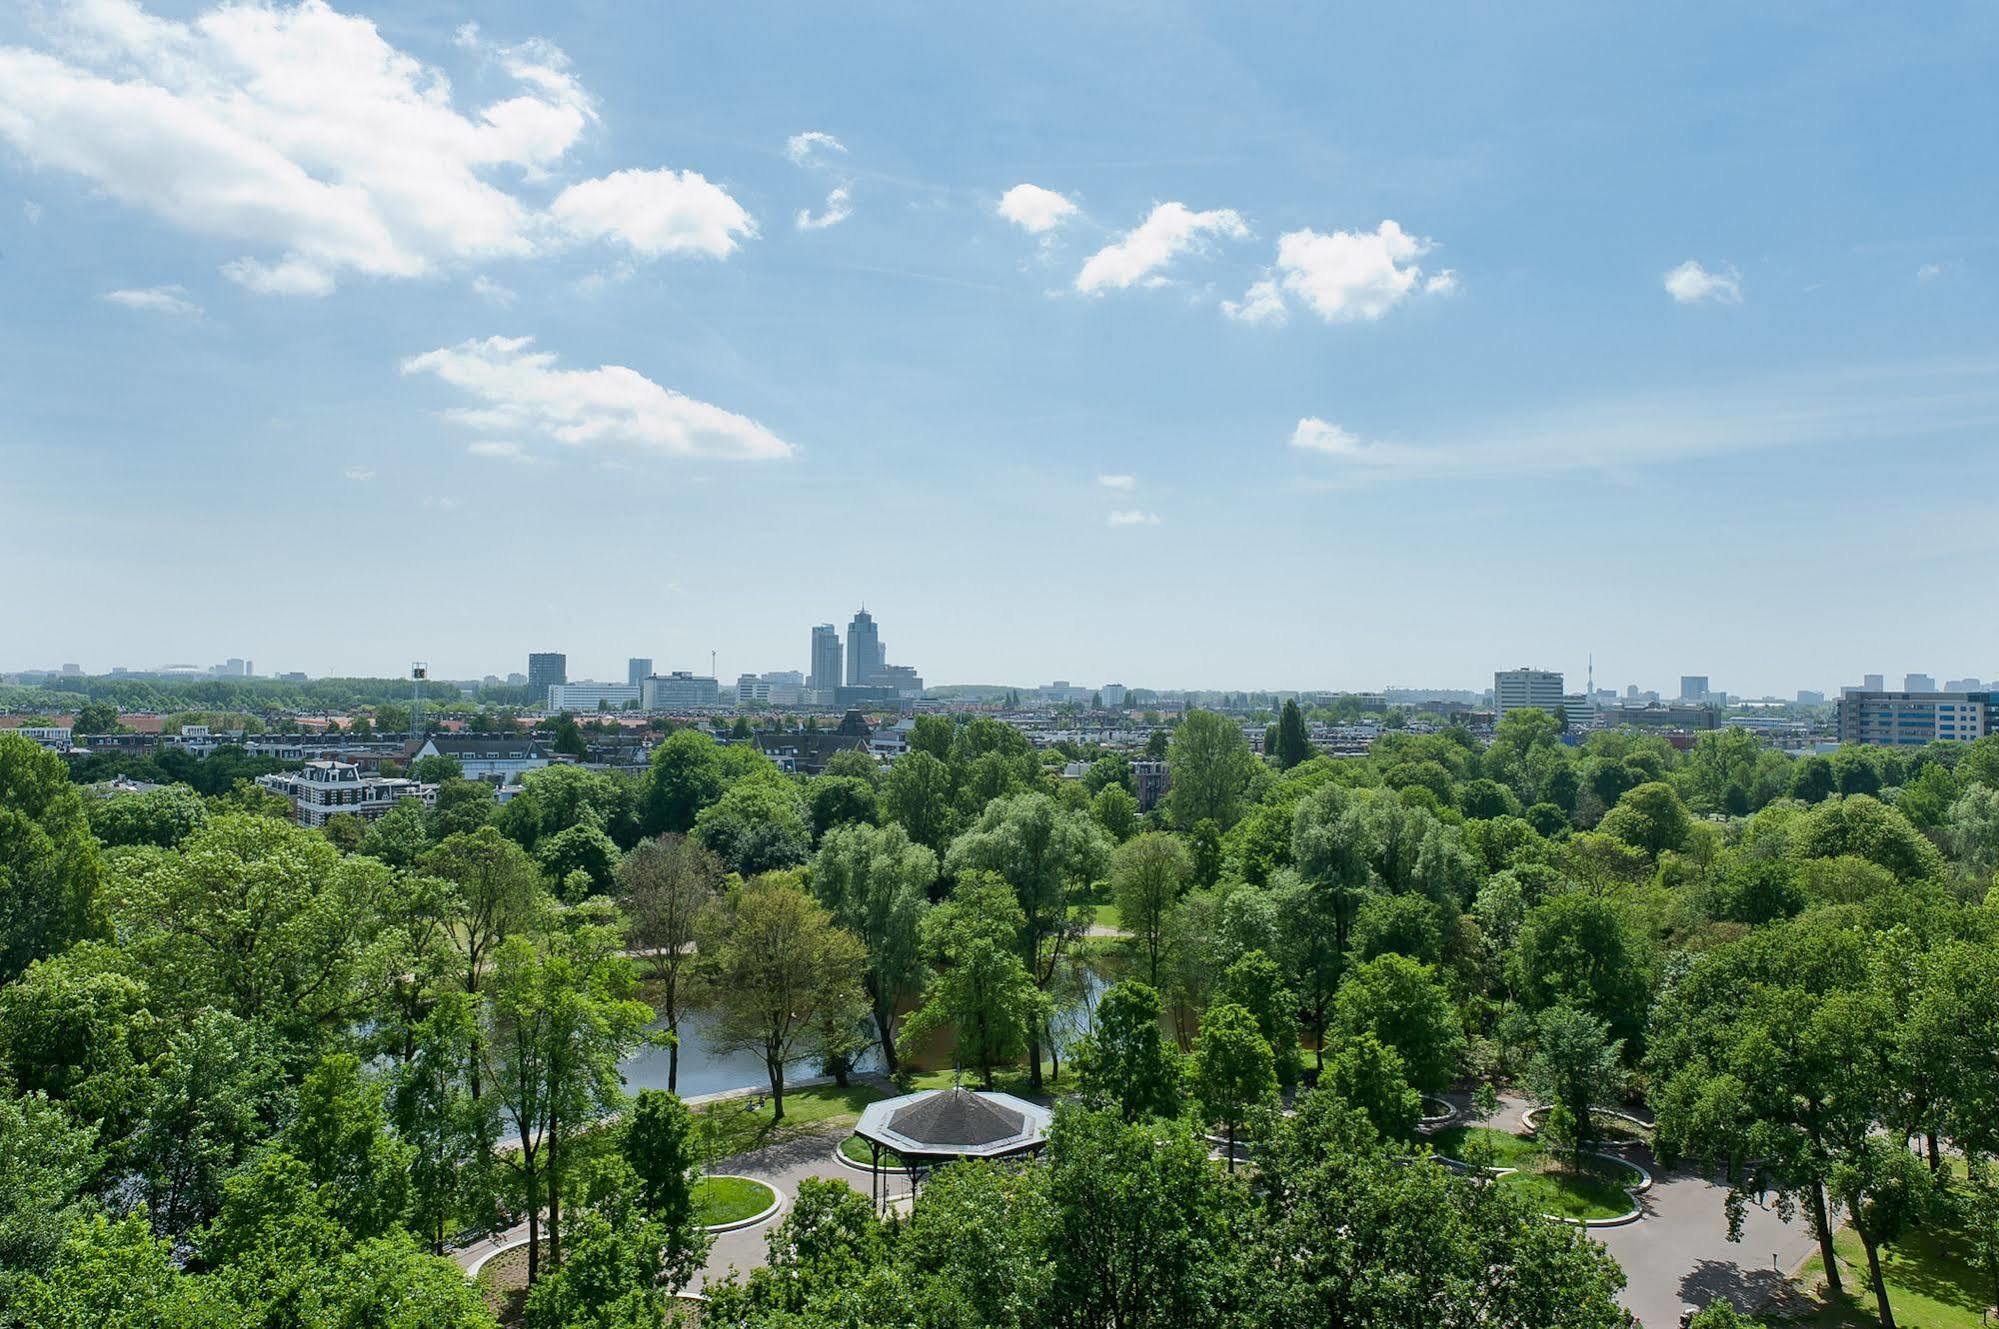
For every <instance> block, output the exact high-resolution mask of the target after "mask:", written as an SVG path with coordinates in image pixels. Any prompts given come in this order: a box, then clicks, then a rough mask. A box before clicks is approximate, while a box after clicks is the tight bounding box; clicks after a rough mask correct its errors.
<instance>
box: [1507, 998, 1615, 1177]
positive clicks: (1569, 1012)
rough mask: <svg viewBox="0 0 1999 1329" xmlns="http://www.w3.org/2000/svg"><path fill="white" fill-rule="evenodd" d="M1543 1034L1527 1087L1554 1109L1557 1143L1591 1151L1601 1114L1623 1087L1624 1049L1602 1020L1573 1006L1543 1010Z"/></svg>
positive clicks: (1550, 1126) (1551, 1129)
mask: <svg viewBox="0 0 1999 1329" xmlns="http://www.w3.org/2000/svg"><path fill="white" fill-rule="evenodd" d="M1538 1032H1539V1034H1540V1048H1539V1050H1538V1051H1536V1052H1535V1054H1534V1060H1533V1061H1532V1062H1530V1063H1528V1067H1527V1082H1528V1084H1530V1085H1531V1086H1532V1087H1533V1090H1534V1094H1535V1096H1536V1097H1537V1098H1539V1099H1540V1100H1541V1101H1542V1102H1543V1103H1546V1104H1548V1105H1549V1107H1550V1111H1549V1113H1548V1121H1547V1128H1546V1129H1547V1131H1548V1133H1549V1134H1551V1135H1553V1136H1554V1137H1556V1141H1557V1143H1558V1144H1563V1145H1566V1146H1567V1147H1568V1148H1569V1149H1571V1150H1582V1149H1588V1148H1589V1147H1590V1146H1591V1145H1593V1144H1595V1143H1596V1139H1597V1136H1596V1119H1595V1112H1596V1109H1597V1108H1599V1107H1602V1106H1605V1105H1607V1104H1609V1103H1611V1102H1613V1101H1614V1100H1615V1098H1616V1095H1617V1093H1618V1091H1619V1090H1620V1089H1621V1088H1622V1087H1623V1084H1624V1068H1623V1060H1624V1045H1623V1043H1621V1042H1619V1041H1618V1040H1616V1039H1613V1038H1612V1037H1611V1036H1610V1027H1609V1026H1608V1025H1606V1024H1605V1023H1604V1022H1603V1021H1602V1020H1599V1019H1597V1018H1596V1017H1595V1016H1593V1015H1590V1014H1588V1013H1586V1012H1584V1011H1580V1010H1577V1009H1576V1008H1575V1007H1574V1006H1569V1005H1557V1006H1550V1007H1549V1008H1548V1009H1546V1010H1544V1011H1542V1012H1541V1019H1540V1022H1539V1026H1538ZM1556 1111H1559V1112H1560V1113H1561V1122H1562V1123H1563V1126H1561V1127H1558V1126H1557V1120H1556ZM1564 1134H1566V1135H1567V1138H1566V1139H1564V1138H1561V1137H1562V1136H1563V1135H1564Z"/></svg>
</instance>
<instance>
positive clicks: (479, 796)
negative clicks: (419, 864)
mask: <svg viewBox="0 0 1999 1329" xmlns="http://www.w3.org/2000/svg"><path fill="white" fill-rule="evenodd" d="M496 806H497V804H495V803H494V801H493V786H492V785H490V784H487V783H486V782H485V781H484V780H446V781H445V782H444V783H443V784H440V785H439V786H438V787H437V802H436V804H435V805H434V806H432V808H431V809H430V827H429V830H430V839H431V842H432V843H433V844H435V843H438V842H441V841H443V840H445V839H448V838H449V837H451V836H453V835H457V834H460V833H463V832H471V831H476V830H478V829H479V828H480V827H481V826H484V825H485V824H486V823H487V822H488V821H490V820H492V817H493V810H494V808H495V807H496Z"/></svg>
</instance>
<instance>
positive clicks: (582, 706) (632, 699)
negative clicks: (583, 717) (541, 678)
mask: <svg viewBox="0 0 1999 1329" xmlns="http://www.w3.org/2000/svg"><path fill="white" fill-rule="evenodd" d="M638 704H639V685H638V684H636V683H551V684H549V687H548V709H549V710H551V711H622V710H624V709H625V707H626V706H627V705H630V706H637V705H638Z"/></svg>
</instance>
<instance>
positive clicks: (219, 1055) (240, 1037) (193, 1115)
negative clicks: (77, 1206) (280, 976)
mask: <svg viewBox="0 0 1999 1329" xmlns="http://www.w3.org/2000/svg"><path fill="white" fill-rule="evenodd" d="M152 1069H153V1078H152V1082H151V1084H150V1085H149V1087H148V1090H147V1096H146V1103H145V1108H144V1111H143V1113H142V1117H141V1121H142V1124H141V1126H140V1128H139V1130H138V1132H137V1133H136V1134H135V1135H134V1136H133V1138H132V1141H131V1144H130V1146H129V1149H128V1156H129V1158H130V1159H131V1160H132V1162H134V1163H135V1164H136V1165H137V1167H138V1170H139V1173H140V1176H141V1177H142V1178H143V1179H144V1183H145V1194H146V1205H147V1208H148V1210H149V1211H150V1212H151V1215H152V1220H153V1224H154V1226H155V1227H156V1228H157V1229H158V1230H159V1231H160V1232H162V1233H164V1234H169V1235H175V1236H178V1235H181V1234H184V1233H186V1232H188V1231H190V1230H191V1229H193V1228H196V1227H199V1226H201V1225H202V1224H204V1223H206V1222H208V1221H209V1220H210V1219H211V1218H213V1217H214V1216H215V1215H216V1213H217V1212H218V1211H219V1210H220V1209H221V1207H222V1191H223V1183H224V1182H225V1180H226V1179H227V1178H228V1176H229V1174H230V1173H232V1172H233V1171H235V1170H236V1168H237V1167H239V1166H240V1165H241V1164H242V1163H243V1161H244V1160H245V1159H246V1158H247V1157H248V1156H249V1153H250V1149H251V1147H252V1146H253V1145H254V1144H255V1143H256V1141H257V1140H258V1139H260V1138H261V1137H262V1136H263V1135H264V1133H265V1132H266V1130H268V1128H269V1123H270V1121H271V1120H272V1119H273V1117H275V1115H276V1109H277V1100H278V1094H279V1090H280V1086H281V1083H282V1076H281V1072H280V1068H279V1066H278V1063H277V1060H276V1059H275V1058H274V1057H273V1056H272V1054H271V1051H270V1049H269V1047H268V1039H267V1037H266V1036H265V1035H264V1034H263V1033H262V1031H260V1030H259V1029H258V1028H257V1027H256V1026H254V1025H252V1024H249V1023H247V1022H246V1021H243V1020H241V1019H238V1018H237V1017H235V1016H233V1015H229V1014H227V1013H226V1012H223V1011H217V1010H207V1011H203V1012H201V1013H200V1014H199V1015H197V1016H195V1017H194V1019H193V1021H192V1022H191V1023H189V1024H188V1025H187V1026H185V1027H184V1028H181V1029H179V1030H177V1031H175V1032H174V1033H173V1034H172V1035H171V1036H170V1037H169V1038H168V1040H167V1046H166V1051H165V1053H164V1055H163V1056H162V1057H161V1058H160V1060H159V1061H158V1062H156V1064H155V1065H154V1066H153V1068H152Z"/></svg>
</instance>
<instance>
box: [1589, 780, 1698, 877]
mask: <svg viewBox="0 0 1999 1329" xmlns="http://www.w3.org/2000/svg"><path fill="white" fill-rule="evenodd" d="M1693 824H1694V823H1693V817H1692V816H1691V815H1690V814H1689V813H1688V812H1687V808H1686V805H1685V804H1684V803H1682V802H1680V796H1679V795H1678V794H1677V793H1675V792H1674V791H1673V786H1671V785H1669V784H1666V783H1665V782H1664V781H1653V782H1651V783H1648V784H1641V785H1639V786H1637V787H1636V788H1634V789H1632V790H1630V791H1628V792H1627V793H1626V794H1625V795H1624V797H1622V798H1620V799H1619V800H1618V801H1617V806H1616V807H1614V808H1612V809H1611V810H1610V811H1609V812H1607V813H1605V814H1604V818H1603V820H1602V821H1601V822H1599V823H1597V829H1598V830H1600V831H1602V832H1603V833H1604V834H1605V835H1611V836H1615V837H1616V838H1618V839H1620V840H1622V841H1624V843H1626V844H1628V845H1630V846H1632V847H1633V848H1635V849H1642V850H1644V851H1645V855H1646V857H1648V858H1652V859H1657V858H1658V857H1659V855H1661V854H1663V853H1665V852H1666V851H1667V850H1669V849H1670V850H1679V849H1683V848H1685V847H1686V843H1687V837H1688V835H1690V834H1691V833H1692V831H1693Z"/></svg>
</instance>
